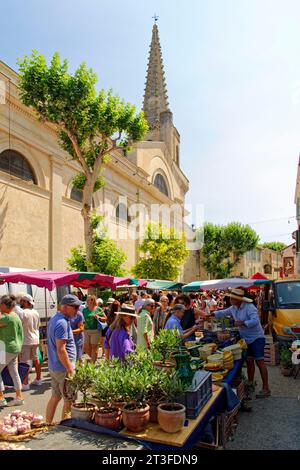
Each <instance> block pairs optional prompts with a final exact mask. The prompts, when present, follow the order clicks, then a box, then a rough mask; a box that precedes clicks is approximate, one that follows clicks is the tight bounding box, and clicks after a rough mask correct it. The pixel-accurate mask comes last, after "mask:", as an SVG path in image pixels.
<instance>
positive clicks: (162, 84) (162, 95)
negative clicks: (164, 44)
mask: <svg viewBox="0 0 300 470" xmlns="http://www.w3.org/2000/svg"><path fill="white" fill-rule="evenodd" d="M156 18H157V17H155V23H154V25H153V29H152V41H151V45H150V52H149V59H148V70H147V78H146V86H145V94H144V104H143V110H144V113H145V116H146V119H147V121H148V125H149V130H150V132H151V131H152V130H158V129H159V117H160V113H162V112H164V111H169V103H168V95H167V86H166V81H165V72H164V66H163V59H162V53H161V47H160V42H159V36H158V28H157V24H156V21H157V19H156Z"/></svg>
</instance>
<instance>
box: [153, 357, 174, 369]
mask: <svg viewBox="0 0 300 470" xmlns="http://www.w3.org/2000/svg"><path fill="white" fill-rule="evenodd" d="M153 365H154V367H155V368H156V369H165V371H166V372H172V370H173V369H174V367H175V366H176V362H175V361H174V360H168V361H165V362H163V361H153Z"/></svg>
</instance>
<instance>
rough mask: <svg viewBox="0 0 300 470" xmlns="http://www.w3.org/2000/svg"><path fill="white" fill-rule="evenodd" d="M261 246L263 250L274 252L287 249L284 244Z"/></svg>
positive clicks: (273, 243)
mask: <svg viewBox="0 0 300 470" xmlns="http://www.w3.org/2000/svg"><path fill="white" fill-rule="evenodd" d="M261 246H262V247H263V248H269V249H270V250H274V251H282V250H284V249H285V248H286V247H287V245H286V244H285V243H282V242H267V243H263V244H262V245H261Z"/></svg>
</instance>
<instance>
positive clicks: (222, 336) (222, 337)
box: [217, 317, 230, 343]
mask: <svg viewBox="0 0 300 470" xmlns="http://www.w3.org/2000/svg"><path fill="white" fill-rule="evenodd" d="M218 325H219V326H220V328H221V329H220V330H219V331H218V332H217V338H218V341H220V343H223V342H224V341H227V340H228V339H230V331H229V330H228V328H229V327H230V319H229V318H227V317H222V318H220V321H219V322H218Z"/></svg>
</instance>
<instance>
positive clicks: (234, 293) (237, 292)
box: [226, 289, 253, 303]
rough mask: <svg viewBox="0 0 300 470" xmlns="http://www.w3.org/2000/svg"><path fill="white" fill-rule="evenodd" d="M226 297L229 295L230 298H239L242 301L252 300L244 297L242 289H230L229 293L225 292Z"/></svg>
mask: <svg viewBox="0 0 300 470" xmlns="http://www.w3.org/2000/svg"><path fill="white" fill-rule="evenodd" d="M226 296H227V297H231V298H232V299H237V300H241V301H242V302H249V303H250V302H253V300H252V299H249V298H248V297H245V292H244V291H243V289H231V292H230V294H226Z"/></svg>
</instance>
